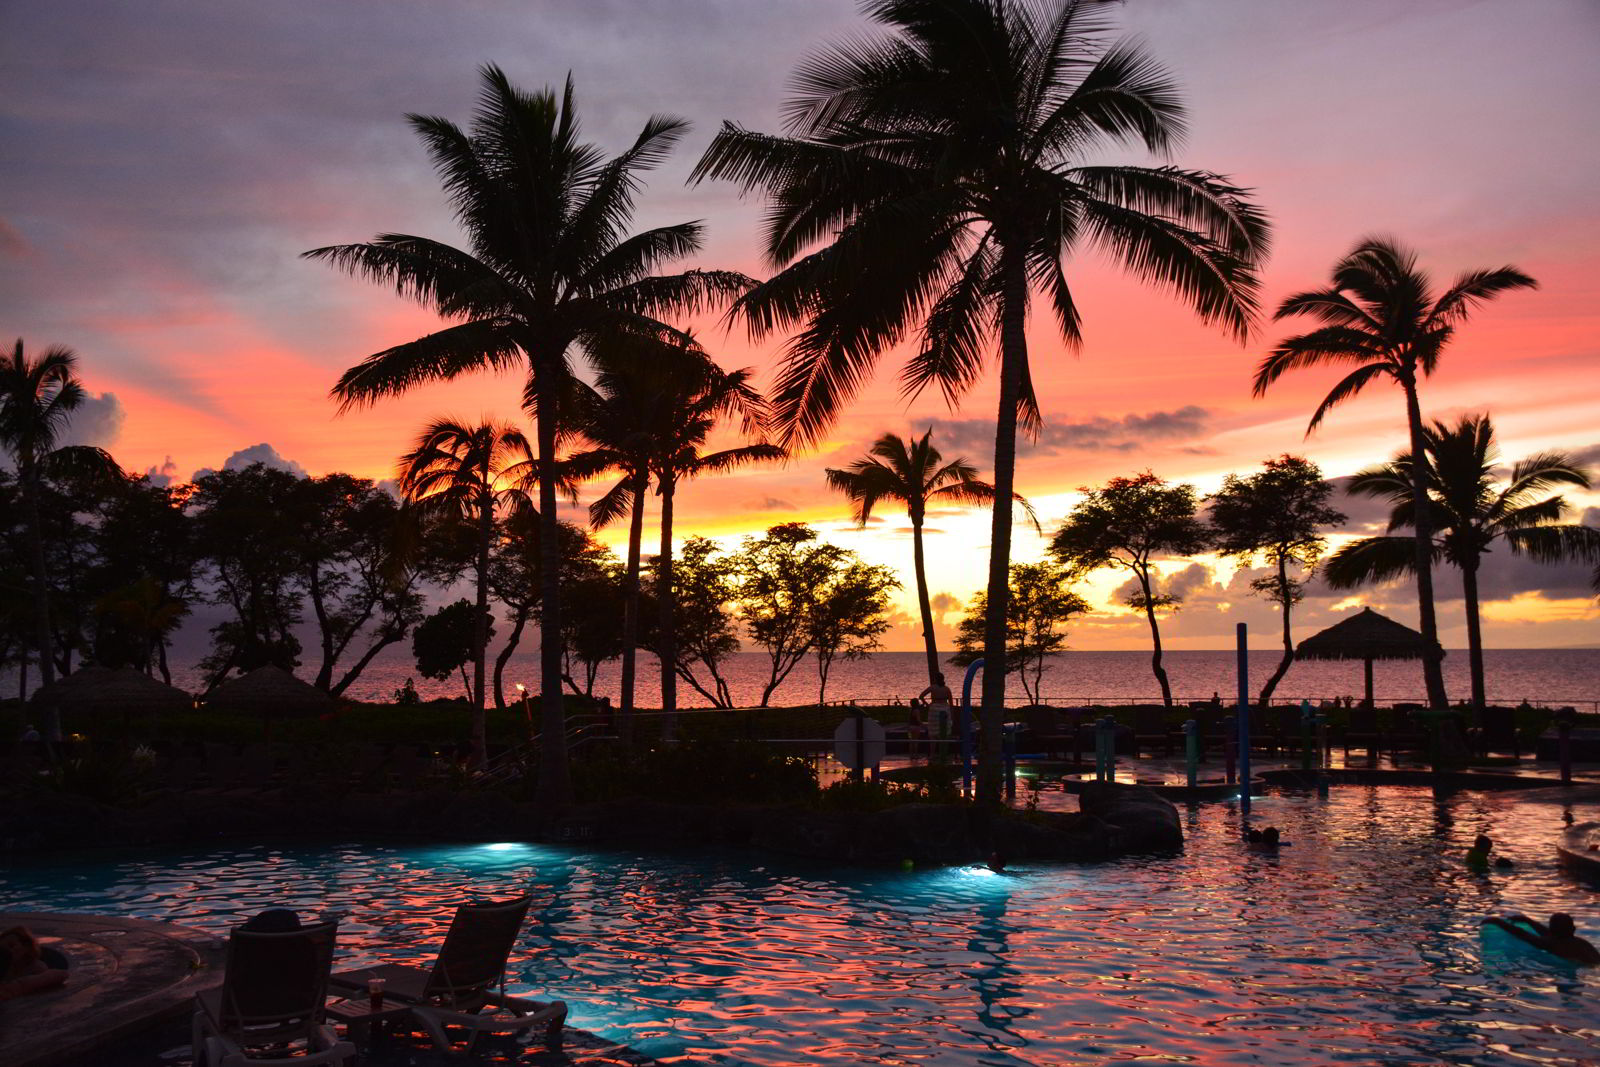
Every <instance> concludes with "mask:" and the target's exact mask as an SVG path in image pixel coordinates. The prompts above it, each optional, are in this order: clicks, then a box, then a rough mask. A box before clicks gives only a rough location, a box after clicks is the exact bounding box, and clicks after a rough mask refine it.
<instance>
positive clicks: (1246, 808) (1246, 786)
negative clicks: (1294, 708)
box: [1235, 622, 1250, 819]
mask: <svg viewBox="0 0 1600 1067" xmlns="http://www.w3.org/2000/svg"><path fill="white" fill-rule="evenodd" d="M1235 632H1236V633H1237V635H1238V638H1237V640H1238V645H1239V814H1241V815H1243V816H1244V817H1245V818H1246V819H1248V818H1249V817H1250V632H1249V630H1248V629H1247V628H1246V627H1245V624H1244V623H1242V622H1241V623H1239V625H1238V626H1237V627H1236V630H1235Z"/></svg>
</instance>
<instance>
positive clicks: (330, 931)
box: [193, 922, 356, 1067]
mask: <svg viewBox="0 0 1600 1067" xmlns="http://www.w3.org/2000/svg"><path fill="white" fill-rule="evenodd" d="M336 929H337V924H335V923H331V922H329V923H317V924H316V925H313V926H303V927H301V928H300V929H298V930H290V931H286V932H283V933H264V932H256V931H253V930H243V929H236V930H234V931H233V934H232V936H230V937H229V938H228V953H227V965H226V966H227V970H226V971H225V972H224V974H223V978H222V985H221V987H219V988H217V989H213V990H211V991H210V992H206V993H201V994H199V995H198V996H196V997H195V1013H194V1035H193V1046H194V1063H195V1067H244V1065H246V1064H249V1065H251V1067H276V1065H279V1064H282V1065H285V1067H287V1065H290V1064H293V1065H297V1067H299V1065H307V1067H308V1065H310V1064H319V1063H348V1062H350V1061H351V1060H353V1059H354V1057H355V1054H356V1048H355V1046H354V1045H352V1044H351V1043H350V1042H348V1041H340V1040H338V1039H337V1037H336V1035H335V1033H334V1029H333V1027H331V1026H328V1025H326V1024H325V1023H324V1022H323V1021H322V1006H323V1003H324V1002H325V1001H326V1000H327V996H328V972H329V971H330V970H331V969H332V966H333V939H334V933H335V931H336ZM298 1042H304V1049H303V1050H297V1049H296V1048H295V1045H296V1043H298Z"/></svg>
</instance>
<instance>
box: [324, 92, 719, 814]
mask: <svg viewBox="0 0 1600 1067" xmlns="http://www.w3.org/2000/svg"><path fill="white" fill-rule="evenodd" d="M482 73H483V90H482V94H481V96H480V102H479V107H478V110H477V112H476V114H475V115H474V117H473V123H472V127H471V130H470V132H469V131H466V130H462V129H461V128H460V127H458V126H457V125H455V124H454V123H452V122H450V121H448V120H446V119H443V118H435V117H428V116H422V115H412V116H410V122H411V126H412V128H413V129H414V130H416V132H417V134H418V135H419V136H420V137H421V139H422V141H423V144H424V145H425V146H426V147H427V150H428V153H429V155H430V156H432V158H433V162H434V166H435V168H436V169H437V170H438V172H439V175H440V177H441V179H442V180H443V183H444V186H445V191H446V192H447V194H448V195H449V197H450V200H451V203H452V205H453V206H454V207H455V213H456V219H457V221H458V222H459V223H460V225H461V227H462V229H463V230H464V231H465V232H466V237H467V247H466V248H465V249H463V248H458V247H455V246H453V245H450V244H446V243H444V242H441V241H436V240H431V239H429V238H425V237H415V236H411V235H408V234H382V235H379V236H378V237H377V238H375V239H374V240H372V241H370V242H366V243H362V244H347V245H333V246H330V247H327V248H319V249H315V250H313V251H311V252H307V253H306V255H307V256H309V257H312V258H315V259H324V260H327V261H328V262H330V263H332V264H334V265H335V266H336V267H339V268H340V269H342V270H345V271H347V272H349V273H351V274H355V275H360V276H362V277H366V278H369V279H371V280H373V281H375V282H378V283H380V284H386V285H391V286H393V287H394V288H395V289H396V290H397V291H398V292H399V293H400V294H401V295H403V296H408V297H411V298H413V299H416V300H418V301H419V302H421V303H423V304H426V305H427V306H429V307H432V308H433V309H434V310H436V311H437V312H438V313H439V314H440V315H441V316H442V317H444V318H446V319H448V320H451V321H452V323H453V324H452V325H450V326H447V327H446V328H444V329H442V330H440V331H438V332H436V333H432V334H429V335H427V336H425V337H420V338H418V339H417V340H415V341H409V342H407V343H405V344H401V345H397V346H395V347H394V348H389V349H385V350H384V351H382V352H377V353H374V354H373V355H371V356H369V357H367V358H366V359H365V360H364V361H362V362H361V363H360V364H359V365H357V366H355V367H352V368H351V369H350V370H348V371H346V372H345V374H344V375H343V377H341V378H340V380H339V383H338V384H337V385H336V386H335V387H334V389H333V395H334V396H335V397H336V398H338V400H339V401H340V404H341V409H343V408H349V407H352V406H356V405H361V404H368V403H372V402H374V401H376V400H378V399H379V398H381V397H386V396H394V395H397V394H400V393H404V392H407V391H409V390H410V389H412V388H414V387H415V386H418V385H422V384H424V383H428V382H435V381H444V380H448V379H453V378H456V377H459V376H460V375H463V374H466V373H469V372H472V371H479V370H503V369H506V368H510V367H513V366H520V367H521V368H522V369H523V370H525V372H526V379H525V385H524V388H523V401H524V404H525V405H526V406H527V407H528V408H529V410H530V411H531V412H532V413H533V415H534V416H535V418H536V419H537V420H538V425H537V437H538V464H539V468H538V469H539V477H538V484H539V502H538V508H539V515H540V520H541V521H540V528H539V539H540V543H541V551H542V554H543V558H545V559H547V560H552V561H554V560H557V559H558V558H559V554H560V550H559V547H558V544H559V538H560V534H559V530H558V527H557V524H556V484H555V483H556V473H555V464H556V458H557V443H558V441H557V438H558V430H559V427H558V425H557V423H558V418H557V412H556V407H557V403H556V398H557V397H558V396H559V395H560V394H561V392H562V390H563V389H564V388H565V386H566V383H567V381H568V380H569V378H570V365H569V360H570V357H571V353H572V351H573V349H574V348H575V347H579V348H585V347H587V346H589V345H591V344H593V343H595V342H596V341H597V340H599V339H601V338H604V337H607V336H614V335H616V334H626V333H638V332H645V333H653V332H657V331H659V330H661V329H663V328H664V327H663V326H662V324H661V322H660V321H659V317H660V316H663V315H671V314H694V313H697V312H699V311H701V310H703V309H705V308H707V307H711V306H713V305H715V304H717V303H719V302H720V301H722V300H723V299H724V298H726V297H730V296H732V295H735V294H737V293H739V292H740V291H742V290H743V289H744V288H746V287H747V286H748V284H749V279H747V278H745V277H744V276H743V275H740V274H734V273H730V272H726V271H698V270H692V271H686V272H683V273H680V274H675V275H665V276H662V275H656V274H654V273H653V272H655V271H656V270H657V269H658V268H660V267H661V266H663V265H664V264H666V263H669V262H672V261H674V260H678V259H681V258H682V257H684V256H686V255H689V254H691V253H693V252H694V251H696V250H697V249H698V248H699V247H700V240H701V227H700V225H699V224H698V223H695V222H686V223H680V224H678V225H674V226H663V227H658V228H655V229H649V230H645V231H642V232H640V233H636V234H633V235H631V236H629V235H628V234H627V228H628V225H629V222H630V220H631V218H632V215H633V208H634V197H635V195H636V194H637V193H638V191H639V184H640V178H641V175H642V174H643V173H644V172H645V171H648V170H649V169H651V168H652V167H654V166H656V165H657V164H658V163H660V162H661V161H662V160H663V159H665V158H666V156H667V154H668V152H669V151H670V150H671V148H672V146H673V145H674V144H675V143H676V142H677V141H678V139H679V138H680V137H682V136H683V134H684V132H685V130H686V129H687V128H688V127H687V124H686V123H684V122H683V121H682V120H680V119H676V118H671V117H667V116H655V117H653V118H651V119H650V120H649V121H648V122H647V123H645V126H644V129H643V130H641V131H640V133H639V136H638V137H637V138H636V139H635V140H634V143H633V144H632V145H631V146H630V147H629V148H628V149H627V150H625V151H624V152H622V154H620V155H618V156H615V157H613V158H611V159H607V158H605V156H604V154H603V153H602V152H601V151H600V150H599V149H598V148H596V147H595V146H594V145H592V144H589V143H586V142H585V141H583V140H581V139H580V137H579V133H578V122H577V114H576V111H575V109H574V104H573V88H572V80H571V78H568V79H567V83H566V88H565V90H564V92H563V93H561V94H559V95H558V94H557V93H556V92H555V91H554V90H544V91H542V92H536V93H529V92H525V91H523V90H520V89H517V88H515V87H514V86H512V84H511V83H510V81H509V80H508V79H507V78H506V76H505V74H504V73H503V72H502V71H501V70H500V69H499V68H498V67H495V66H492V65H491V66H486V67H484V68H483V72H482ZM560 600H561V575H560V568H559V566H549V567H546V568H544V570H543V573H542V589H541V590H540V612H541V619H542V620H543V624H544V626H545V627H547V628H548V629H550V630H551V631H552V632H559V631H560V622H561V619H560ZM539 667H540V679H539V681H540V704H541V708H542V714H543V723H544V736H545V738H546V739H547V742H555V743H554V744H551V743H547V744H545V745H543V746H541V747H542V751H543V753H544V756H545V767H546V771H547V773H545V774H543V775H541V778H540V781H541V787H540V788H541V793H542V796H543V799H544V800H545V801H547V802H552V803H563V802H565V801H566V800H568V799H569V796H570V786H569V778H568V775H567V773H566V763H565V755H564V751H563V749H562V746H561V744H560V742H559V738H560V737H562V736H564V733H563V719H564V716H563V704H562V694H561V684H562V683H561V648H560V642H556V641H545V642H542V643H541V649H540V657H539Z"/></svg>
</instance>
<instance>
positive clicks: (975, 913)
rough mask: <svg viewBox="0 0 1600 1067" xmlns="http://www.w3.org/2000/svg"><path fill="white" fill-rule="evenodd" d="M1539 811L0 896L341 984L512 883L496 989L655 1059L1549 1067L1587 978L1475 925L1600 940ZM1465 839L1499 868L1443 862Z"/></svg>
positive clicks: (1424, 792) (1348, 791)
mask: <svg viewBox="0 0 1600 1067" xmlns="http://www.w3.org/2000/svg"><path fill="white" fill-rule="evenodd" d="M1048 800H1049V801H1050V802H1051V804H1050V806H1055V803H1054V802H1055V801H1057V800H1064V801H1067V802H1069V803H1070V802H1071V800H1072V798H1070V797H1064V796H1059V795H1051V796H1049V797H1048ZM1573 812H1574V814H1575V815H1576V817H1577V818H1579V819H1580V820H1582V819H1590V818H1594V817H1595V816H1596V814H1597V812H1596V810H1595V808H1594V806H1593V805H1592V804H1591V805H1589V806H1587V807H1578V808H1575V809H1573ZM1561 815H1562V805H1561V804H1559V803H1534V802H1528V801H1524V800H1521V799H1519V798H1518V797H1517V796H1515V795H1514V794H1494V793H1455V794H1450V795H1435V794H1434V792H1433V791H1432V790H1430V789H1425V788H1404V787H1385V788H1374V787H1369V786H1338V787H1335V788H1334V789H1333V790H1332V792H1331V793H1330V794H1329V795H1328V796H1327V797H1322V798H1319V797H1317V796H1315V795H1307V794H1304V793H1289V792H1270V793H1269V794H1268V795H1266V796H1263V797H1260V798H1259V799H1257V800H1256V802H1255V805H1254V819H1255V821H1256V822H1257V823H1258V824H1267V823H1270V824H1273V825H1276V826H1278V827H1279V828H1280V829H1281V830H1282V831H1283V833H1284V837H1285V839H1286V840H1287V841H1288V842H1290V847H1285V848H1283V849H1281V850H1280V851H1278V852H1277V853H1265V852H1261V851H1259V850H1252V849H1248V848H1245V847H1244V846H1243V845H1242V844H1241V842H1240V818H1239V813H1238V810H1237V808H1236V806H1235V805H1234V804H1233V803H1231V802H1217V803H1209V804H1193V805H1187V806H1185V807H1183V808H1180V817H1181V819H1182V820H1183V824H1184V833H1185V838H1186V845H1185V847H1184V849H1183V851H1182V852H1180V853H1177V854H1171V855H1159V856H1141V857H1130V858H1127V859H1123V860H1119V861H1114V862H1107V863H1092V864H1042V863H1041V864H1025V865H1019V866H1018V867H1014V868H1012V869H1011V870H1010V871H1008V872H1007V873H1006V874H1004V875H996V874H994V873H993V872H991V871H989V870H988V869H987V868H982V867H975V868H928V869H914V870H909V871H902V870H900V869H899V865H898V864H896V863H894V862H893V861H892V859H893V858H892V857H890V858H889V860H890V861H889V862H886V863H885V864H883V865H882V866H881V867H879V868H875V869H874V868H854V869H850V868H846V869H840V868H838V867H829V866H823V865H818V864H803V863H798V862H792V861H788V860H785V859H783V858H781V857H773V856H764V855H755V854H750V853H729V852H717V851H705V852H698V853H695V852H690V853H683V852H678V853H643V852H634V851H621V850H596V849H575V848H571V847H562V846H552V845H542V844H530V843H524V842H519V841H515V840H506V841H499V842H487V841H486V842H484V843H482V844H477V845H417V844H408V845H404V846H399V847H385V846H381V845H372V844H358V843H353V842H352V843H349V844H346V845H344V846H341V847H323V846H317V847H298V848H283V849H279V848H271V847H255V848H225V849H197V850H194V851H191V852H175V853H165V854H156V855H150V854H141V855H137V856H134V857H130V858H124V859H121V860H108V859H107V858H104V857H85V858H83V859H81V860H71V859H65V858H61V859H52V860H49V861H45V862H41V863H16V864H11V865H9V866H7V867H6V868H3V869H0V903H3V904H4V906H6V907H12V908H17V909H21V910H33V909H37V910H49V911H69V912H74V911H82V912H92V913H99V914H111V915H127V916H135V917H139V918H144V919H157V920H165V921H171V922H179V923H185V924H188V925H191V926H196V927H200V928H202V929H206V930H209V931H212V932H214V933H216V934H218V935H222V934H224V933H225V932H226V930H227V929H228V928H229V927H230V926H231V925H233V924H236V923H238V922H240V921H242V920H243V919H244V918H246V917H248V916H249V915H251V914H253V913H255V912H257V911H259V910H261V909H263V908H267V907H290V908H295V909H299V910H301V911H303V912H320V911H324V910H332V911H336V912H340V913H343V915H344V918H343V920H342V921H341V924H340V933H339V943H338V951H337V957H336V966H337V967H339V968H340V969H345V968H360V967H366V966H370V965H372V964H374V963H377V962H380V961H385V960H408V961H412V962H415V963H424V962H425V961H426V960H427V959H429V958H430V956H431V954H432V952H433V951H434V950H435V947H436V946H437V945H438V943H439V941H440V939H441V938H442V937H443V934H444V930H445V925H446V924H447V923H448V921H449V918H450V915H451V913H452V911H453V909H454V907H455V905H456V904H458V903H459V902H460V901H461V900H463V899H466V898H468V897H471V896H474V895H486V896H492V897H500V896H505V895H511V894H514V893H523V892H526V893H531V894H532V895H533V900H534V903H533V911H532V913H531V915H530V918H529V923H528V926H527V928H526V929H525V931H524V934H523V938H522V940H521V942H520V944H519V945H518V947H517V949H516V950H515V951H514V954H513V959H512V968H513V982H514V983H515V984H514V985H513V987H512V989H513V991H514V992H526V993H528V994H530V995H533V996H543V997H555V998H560V999H562V1000H565V1001H566V1002H567V1004H568V1005H569V1007H570V1010H571V1022H572V1024H573V1025H574V1026H578V1027H581V1028H583V1029H586V1030H591V1031H594V1032H597V1033H599V1034H601V1035H602V1036H604V1037H606V1038H609V1039H612V1040H616V1041H621V1042H624V1043H627V1044H629V1045H632V1046H634V1047H635V1048H638V1049H639V1050H640V1051H642V1052H644V1053H646V1054H648V1055H652V1056H656V1057H659V1058H660V1059H661V1060H662V1061H664V1062H666V1063H669V1064H671V1063H683V1064H686V1065H687V1064H691V1063H693V1064H707V1063H716V1064H722V1065H726V1067H740V1065H750V1067H801V1065H806V1064H818V1063H838V1064H859V1063H885V1064H901V1065H922V1064H940V1065H944V1064H949V1065H952V1067H1044V1065H1051V1067H1080V1065H1081V1067H1091V1065H1093V1067H1099V1065H1102V1064H1108V1063H1130V1062H1139V1063H1163V1064H1178V1063H1183V1064H1204V1065H1209V1067H1234V1065H1238V1067H1246V1065H1250V1067H1274V1065H1276V1067H1324V1065H1330V1064H1350V1065H1352V1067H1369V1065H1373V1064H1380V1063H1381V1064H1389V1065H1396V1064H1404V1065H1436V1064H1454V1065H1458V1067H1465V1065H1471V1067H1493V1065H1502V1064H1527V1065H1550V1067H1554V1065H1558V1064H1560V1065H1567V1067H1576V1065H1580V1064H1593V1063H1595V1062H1597V1060H1596V1054H1597V1049H1600V970H1597V969H1595V968H1579V967H1576V966H1574V965H1571V964H1568V963H1566V962H1564V961H1562V960H1559V959H1556V958H1554V957H1551V956H1548V955H1546V954H1544V953H1542V952H1540V951H1538V950H1536V949H1533V948H1531V947H1528V946H1525V945H1523V944H1522V943H1521V942H1518V941H1516V940H1514V939H1513V938H1511V937H1510V936H1509V935H1506V934H1503V933H1502V932H1500V931H1498V930H1495V929H1492V928H1490V929H1487V930H1485V929H1484V928H1483V927H1481V925H1480V922H1481V920H1482V919H1483V918H1484V917H1485V916H1488V915H1497V914H1506V913H1508V912H1523V913H1526V914H1528V915H1532V916H1536V917H1540V918H1543V917H1544V916H1548V915H1549V914H1550V913H1551V912H1553V911H1567V912H1571V913H1573V914H1574V916H1575V917H1576V918H1577V920H1578V924H1579V931H1580V933H1581V934H1583V935H1584V936H1587V937H1589V938H1591V939H1594V938H1597V937H1600V931H1597V929H1596V923H1597V916H1596V913H1595V908H1594V900H1595V897H1594V889H1593V888H1592V887H1589V886H1586V885H1584V884H1583V883H1581V882H1579V881H1577V880H1575V879H1574V878H1573V877H1572V876H1571V875H1570V874H1569V873H1568V872H1566V871H1564V870H1563V869H1562V868H1560V867H1559V866H1558V865H1557V862H1556V854H1555V851H1554V849H1553V847H1552V842H1553V840H1554V839H1555V836H1556V834H1557V833H1558V832H1559V830H1560V828H1561ZM1480 832H1488V833H1489V834H1491V835H1492V836H1493V838H1494V840H1495V842H1496V848H1497V850H1498V851H1499V852H1501V853H1502V854H1507V855H1510V856H1512V857H1513V858H1514V859H1515V860H1516V867H1515V868H1514V869H1512V870H1508V871H1499V870H1495V871H1491V872H1489V873H1479V872H1475V871H1473V870H1472V869H1471V868H1469V867H1468V866H1467V865H1466V864H1465V863H1463V862H1462V858H1461V857H1462V855H1463V853H1464V852H1465V851H1466V848H1467V846H1468V844H1469V843H1470V842H1471V841H1472V838H1473V836H1474V835H1475V834H1478V833H1480ZM185 1059H186V1058H185V1057H182V1056H178V1055H174V1057H173V1058H172V1059H171V1060H168V1061H167V1062H169V1063H172V1064H173V1065H174V1067H177V1065H178V1064H179V1063H181V1062H183V1061H184V1060H185Z"/></svg>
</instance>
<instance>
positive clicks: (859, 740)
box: [850, 708, 867, 782]
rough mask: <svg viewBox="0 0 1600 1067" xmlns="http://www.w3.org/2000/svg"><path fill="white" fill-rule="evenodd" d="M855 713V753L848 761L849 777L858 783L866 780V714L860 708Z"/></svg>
mask: <svg viewBox="0 0 1600 1067" xmlns="http://www.w3.org/2000/svg"><path fill="white" fill-rule="evenodd" d="M855 713H856V747H855V751H854V753H853V756H852V758H851V760H850V763H851V768H850V774H851V777H853V778H855V780H856V781H858V782H860V781H864V780H865V779H866V777H867V774H866V768H867V739H866V720H865V714H866V713H865V712H863V711H862V710H861V709H860V708H856V709H855Z"/></svg>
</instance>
